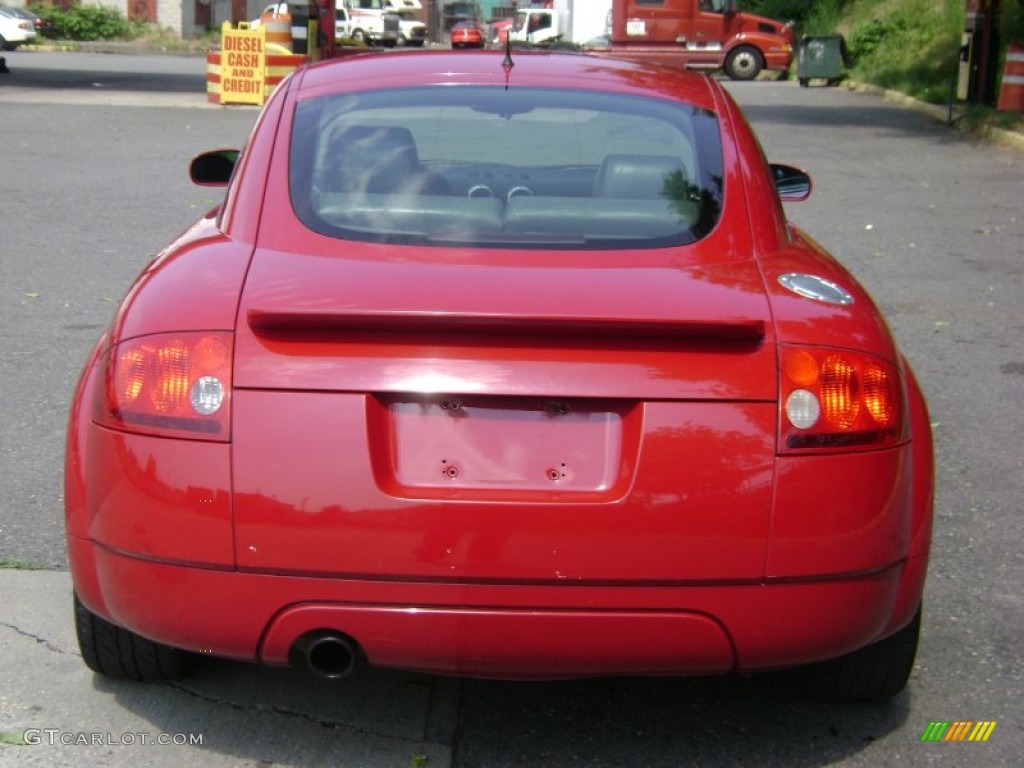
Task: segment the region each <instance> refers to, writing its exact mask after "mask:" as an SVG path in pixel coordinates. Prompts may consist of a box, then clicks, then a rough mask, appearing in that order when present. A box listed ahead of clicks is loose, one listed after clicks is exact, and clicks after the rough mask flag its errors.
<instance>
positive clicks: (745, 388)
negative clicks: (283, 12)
mask: <svg viewBox="0 0 1024 768" xmlns="http://www.w3.org/2000/svg"><path fill="white" fill-rule="evenodd" d="M511 64H512V66H509V62H508V61H507V60H506V59H505V57H504V52H499V51H495V52H480V53H468V54H467V53H464V54H443V53H441V54H431V53H410V54H407V55H403V56H376V57H353V58H349V59H343V60H335V61H327V62H321V63H318V64H313V65H310V66H307V67H304V68H301V69H299V70H297V71H296V72H295V73H294V75H292V76H291V77H289V78H288V79H287V80H286V81H285V82H284V83H283V84H282V85H281V86H280V87H279V88H278V89H277V90H276V91H275V92H274V95H273V96H272V98H271V99H270V100H269V102H268V103H267V105H266V106H265V108H264V110H263V113H262V115H261V117H260V119H259V121H258V122H257V124H256V127H255V128H254V130H253V133H252V135H251V137H250V139H249V141H248V143H247V145H246V147H245V148H244V150H243V151H242V152H241V154H239V153H238V152H236V151H227V150H220V151H215V152H210V153H206V154H204V155H201V156H199V157H198V158H196V159H195V160H194V161H193V163H192V167H191V173H192V177H193V180H195V181H196V182H197V183H200V184H205V185H221V186H226V192H225V197H224V200H223V203H222V204H221V205H220V206H219V207H218V209H217V210H215V211H214V212H212V213H210V214H209V215H207V216H205V217H204V218H202V219H201V220H200V221H198V222H197V223H196V224H195V225H194V226H193V227H191V228H190V229H189V230H188V231H186V232H185V233H184V234H183V235H181V236H180V237H179V238H178V239H177V240H176V241H175V242H173V243H172V244H170V245H169V246H168V247H166V248H165V249H164V250H163V251H161V252H160V253H159V254H158V256H157V257H156V258H155V260H154V261H153V262H152V263H151V264H150V265H149V266H148V267H147V268H146V269H145V270H144V272H143V273H142V274H141V275H140V276H139V278H138V279H137V281H136V282H135V284H134V285H133V286H132V288H131V289H130V291H129V292H128V294H127V296H126V298H125V299H124V301H123V302H122V304H121V305H120V307H119V309H118V310H117V313H116V315H115V317H114V319H113V322H112V323H111V325H110V327H109V328H108V329H107V331H106V332H105V333H104V334H103V336H102V338H101V339H100V340H99V342H98V343H97V345H96V347H95V350H94V352H93V353H92V356H91V357H90V359H89V361H88V363H87V364H86V366H85V368H84V371H83V373H82V376H81V379H80V382H79V384H78V387H77V390H76V392H75V395H74V399H73V403H72V409H71V419H70V424H69V431H68V448H67V461H66V492H65V503H66V523H67V541H68V552H69V561H70V568H71V574H72V578H73V583H74V589H75V597H74V606H75V620H76V626H77V630H78V638H79V643H80V647H81V651H82V657H83V659H84V661H85V663H86V664H87V665H88V666H89V667H91V668H92V669H93V670H95V671H97V672H101V673H104V674H108V675H115V676H126V677H129V678H133V679H138V680H164V679H169V678H172V677H174V676H176V675H178V674H180V673H181V672H182V671H183V669H184V666H185V663H186V662H187V661H188V660H189V659H190V658H191V654H193V653H200V652H202V653H204V654H213V655H217V656H222V657H226V658H232V659H243V660H247V661H252V662H259V663H263V664H270V665H287V664H292V665H295V666H300V667H302V668H305V669H309V670H312V671H313V672H315V673H316V674H318V675H321V676H324V677H341V676H344V675H345V674H347V673H348V672H350V671H351V670H352V668H353V667H355V666H357V665H359V664H362V663H369V664H371V665H377V666H381V667H396V668H405V669H412V670H421V671H426V672H435V673H444V674H454V675H468V676H479V677H500V678H512V677H518V678H563V677H578V676H589V675H680V674H718V673H730V672H742V673H751V672H759V671H764V670H777V669H782V668H790V667H796V668H801V669H800V671H799V672H797V673H796V674H797V678H798V679H799V680H801V681H802V683H803V684H805V685H807V686H808V687H809V689H811V690H817V691H820V692H824V693H827V694H830V695H834V696H844V697H849V698H863V699H882V698H885V697H889V696H892V695H894V694H896V693H897V692H899V691H900V690H901V689H902V688H903V687H904V684H905V683H906V681H907V678H908V676H909V675H910V672H911V670H912V668H913V664H914V656H915V650H916V647H917V638H918V631H919V626H920V617H921V606H922V592H923V587H924V581H925V573H926V567H927V562H928V553H929V542H930V533H931V521H932V445H931V438H930V427H929V420H928V414H927V411H926V407H925V402H924V399H923V397H922V394H921V391H920V389H919V387H918V384H917V382H916V380H915V378H914V374H913V372H912V371H911V368H910V366H909V365H908V363H907V361H906V360H905V359H904V357H903V356H902V355H901V353H900V351H899V350H898V349H897V346H896V344H895V342H894V340H893V338H892V336H891V335H890V332H889V331H888V329H887V327H886V324H885V322H884V321H883V319H882V317H881V316H880V314H879V312H878V309H877V308H876V306H875V305H874V303H873V302H872V301H871V299H870V298H869V297H868V295H867V294H866V293H865V291H864V289H863V288H862V287H861V286H860V285H859V284H858V283H857V281H856V280H855V279H854V278H853V277H852V275H851V274H850V273H849V272H848V271H847V270H846V269H845V268H844V267H843V266H842V265H841V264H840V263H839V262H838V261H837V260H836V259H835V258H833V257H832V256H830V255H829V254H828V253H826V252H825V251H824V250H823V249H822V248H821V247H820V246H818V245H817V244H815V243H814V242H813V241H811V240H810V239H808V238H807V237H806V236H805V235H804V234H803V233H801V231H800V230H799V229H797V228H796V227H795V226H793V225H792V224H791V223H790V222H788V221H787V219H786V215H785V212H784V210H783V205H782V202H783V201H784V200H791V201H798V200H801V199H803V198H805V197H806V196H807V195H808V194H809V192H810V179H809V177H808V176H807V174H806V173H804V172H803V171H800V170H798V169H796V168H794V167H791V166H785V165H769V164H767V163H766V162H765V161H764V159H763V157H762V154H761V151H760V149H759V146H758V143H757V140H756V139H755V137H754V134H753V133H752V131H751V129H750V127H749V126H748V124H747V122H746V120H745V119H744V117H743V115H742V114H741V112H740V110H739V108H738V107H737V106H736V104H735V103H734V101H733V100H732V98H731V97H730V96H729V94H728V93H727V92H726V91H725V90H724V89H723V88H722V87H721V86H720V85H719V84H718V83H717V82H716V81H714V80H712V79H709V78H707V77H704V76H700V75H696V74H691V73H684V72H679V71H669V70H661V69H657V68H653V67H650V66H643V65H638V64H635V63H630V62H624V61H616V60H612V59H599V58H590V57H587V56H583V55H557V54H537V53H525V52H524V53H516V54H515V58H514V61H512V62H511ZM452 73H458V74H457V76H453V74H452Z"/></svg>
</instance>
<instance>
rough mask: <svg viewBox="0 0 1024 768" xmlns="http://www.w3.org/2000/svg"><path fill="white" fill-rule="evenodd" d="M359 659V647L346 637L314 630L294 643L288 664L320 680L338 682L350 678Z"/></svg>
mask: <svg viewBox="0 0 1024 768" xmlns="http://www.w3.org/2000/svg"><path fill="white" fill-rule="evenodd" d="M359 655H360V653H359V646H358V645H357V644H356V642H355V641H354V640H352V638H350V637H348V636H347V635H343V634H341V633H339V632H332V631H330V630H317V631H315V632H307V633H306V634H305V635H303V636H302V637H300V638H299V639H298V640H296V641H295V645H293V646H292V652H291V662H292V666H293V667H304V668H305V669H307V670H308V671H309V672H312V673H313V674H314V675H316V676H317V677H319V678H322V679H324V680H340V679H341V678H343V677H348V676H349V675H350V674H352V672H353V671H354V670H355V668H356V663H357V660H358V659H359Z"/></svg>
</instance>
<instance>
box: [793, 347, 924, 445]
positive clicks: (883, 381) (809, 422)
mask: <svg viewBox="0 0 1024 768" xmlns="http://www.w3.org/2000/svg"><path fill="white" fill-rule="evenodd" d="M779 363H780V366H779V371H780V373H779V379H780V401H779V402H780V404H781V411H782V412H781V414H780V418H779V450H780V452H782V453H787V452H792V451H807V450H815V449H817V450H841V449H848V448H860V449H863V448H882V447H886V446H890V445H895V444H897V443H899V442H901V441H903V440H905V439H906V432H905V424H904V422H905V420H904V417H903V412H904V407H903V403H904V391H903V381H902V379H901V377H900V373H899V370H898V369H897V368H896V366H895V365H893V364H891V363H889V362H887V361H885V360H882V359H881V358H878V357H875V356H874V355H868V354H864V353H861V352H851V351H849V350H845V349H827V348H821V347H780V350H779Z"/></svg>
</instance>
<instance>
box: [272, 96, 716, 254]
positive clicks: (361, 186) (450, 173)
mask: <svg viewBox="0 0 1024 768" xmlns="http://www.w3.org/2000/svg"><path fill="white" fill-rule="evenodd" d="M289 183H290V192H291V200H292V205H293V207H294V209H295V211H296V214H297V215H298V216H299V218H300V219H301V220H302V222H303V223H304V224H305V225H306V226H308V227H310V228H311V229H313V230H315V231H317V232H319V233H321V234H324V235H327V236H329V237H336V238H342V239H348V240H363V241H371V242H388V243H408V244H416V245H438V246H452V245H464V246H474V247H485V248H545V249H577V248H587V249H592V248H659V247H668V246H677V245H685V244H688V243H692V242H694V241H696V240H698V239H700V238H701V237H704V236H705V235H707V234H708V233H709V232H710V231H711V230H712V229H713V228H714V225H715V223H716V222H717V220H718V218H719V214H720V211H721V201H722V192H723V190H722V183H723V174H722V150H721V139H720V136H719V131H718V123H717V120H716V118H715V115H714V114H713V113H711V112H708V111H707V110H704V109H700V108H696V107H692V106H690V105H687V104H682V103H678V102H673V101H669V100H662V99H649V98H641V97H636V96H629V95H622V94H609V93H601V92H593V91H580V90H569V89H548V88H508V89H506V88H505V87H503V86H501V87H495V86H456V87H441V86H438V87H427V88H417V89H408V90H401V89H399V90H389V91H375V92H357V93H346V94H340V95H333V96H327V97H320V98H314V99H309V100H306V101H304V102H301V103H300V104H299V105H298V106H297V109H296V113H295V122H294V125H293V127H292V145H291V155H290V168H289Z"/></svg>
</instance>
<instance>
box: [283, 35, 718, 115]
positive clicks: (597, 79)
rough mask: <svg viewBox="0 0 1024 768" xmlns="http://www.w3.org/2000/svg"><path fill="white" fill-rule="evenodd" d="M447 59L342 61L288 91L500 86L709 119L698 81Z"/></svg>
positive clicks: (606, 67) (308, 74)
mask: <svg viewBox="0 0 1024 768" xmlns="http://www.w3.org/2000/svg"><path fill="white" fill-rule="evenodd" d="M504 60H505V52H504V50H489V51H475V52H466V51H460V52H458V53H453V52H449V51H416V52H401V53H387V54H367V55H356V56H348V57H344V58H341V59H332V60H329V61H322V62H318V63H316V64H313V65H311V66H309V67H307V68H306V69H305V70H303V71H301V72H300V73H298V76H297V77H296V79H295V80H294V82H293V83H292V86H291V87H292V90H293V91H297V93H298V97H299V98H300V99H303V100H304V99H306V98H311V97H316V96H323V95H327V94H330V93H344V92H347V91H362V90H378V89H389V88H414V87H421V86H428V85H445V86H451V85H508V86H511V87H515V86H518V87H540V88H571V89H581V88H582V89H586V90H599V91H614V92H619V93H628V94H633V95H639V96H649V97H652V98H663V99H664V98H668V99H672V100H676V101H683V102H686V103H688V104H692V105H694V106H696V107H700V108H704V109H707V110H711V111H715V105H716V102H715V96H714V93H713V91H714V86H713V84H712V82H713V81H711V80H710V79H709V78H708V77H707V76H706V75H703V74H697V73H693V72H685V71H681V70H674V69H668V68H665V67H658V66H655V65H649V64H640V63H636V62H630V61H625V60H620V59H613V58H608V57H604V56H594V55H588V54H583V53H547V52H534V51H523V50H515V49H513V50H512V61H513V65H514V66H513V67H511V69H508V70H506V68H505V67H504V66H503V62H504Z"/></svg>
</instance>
